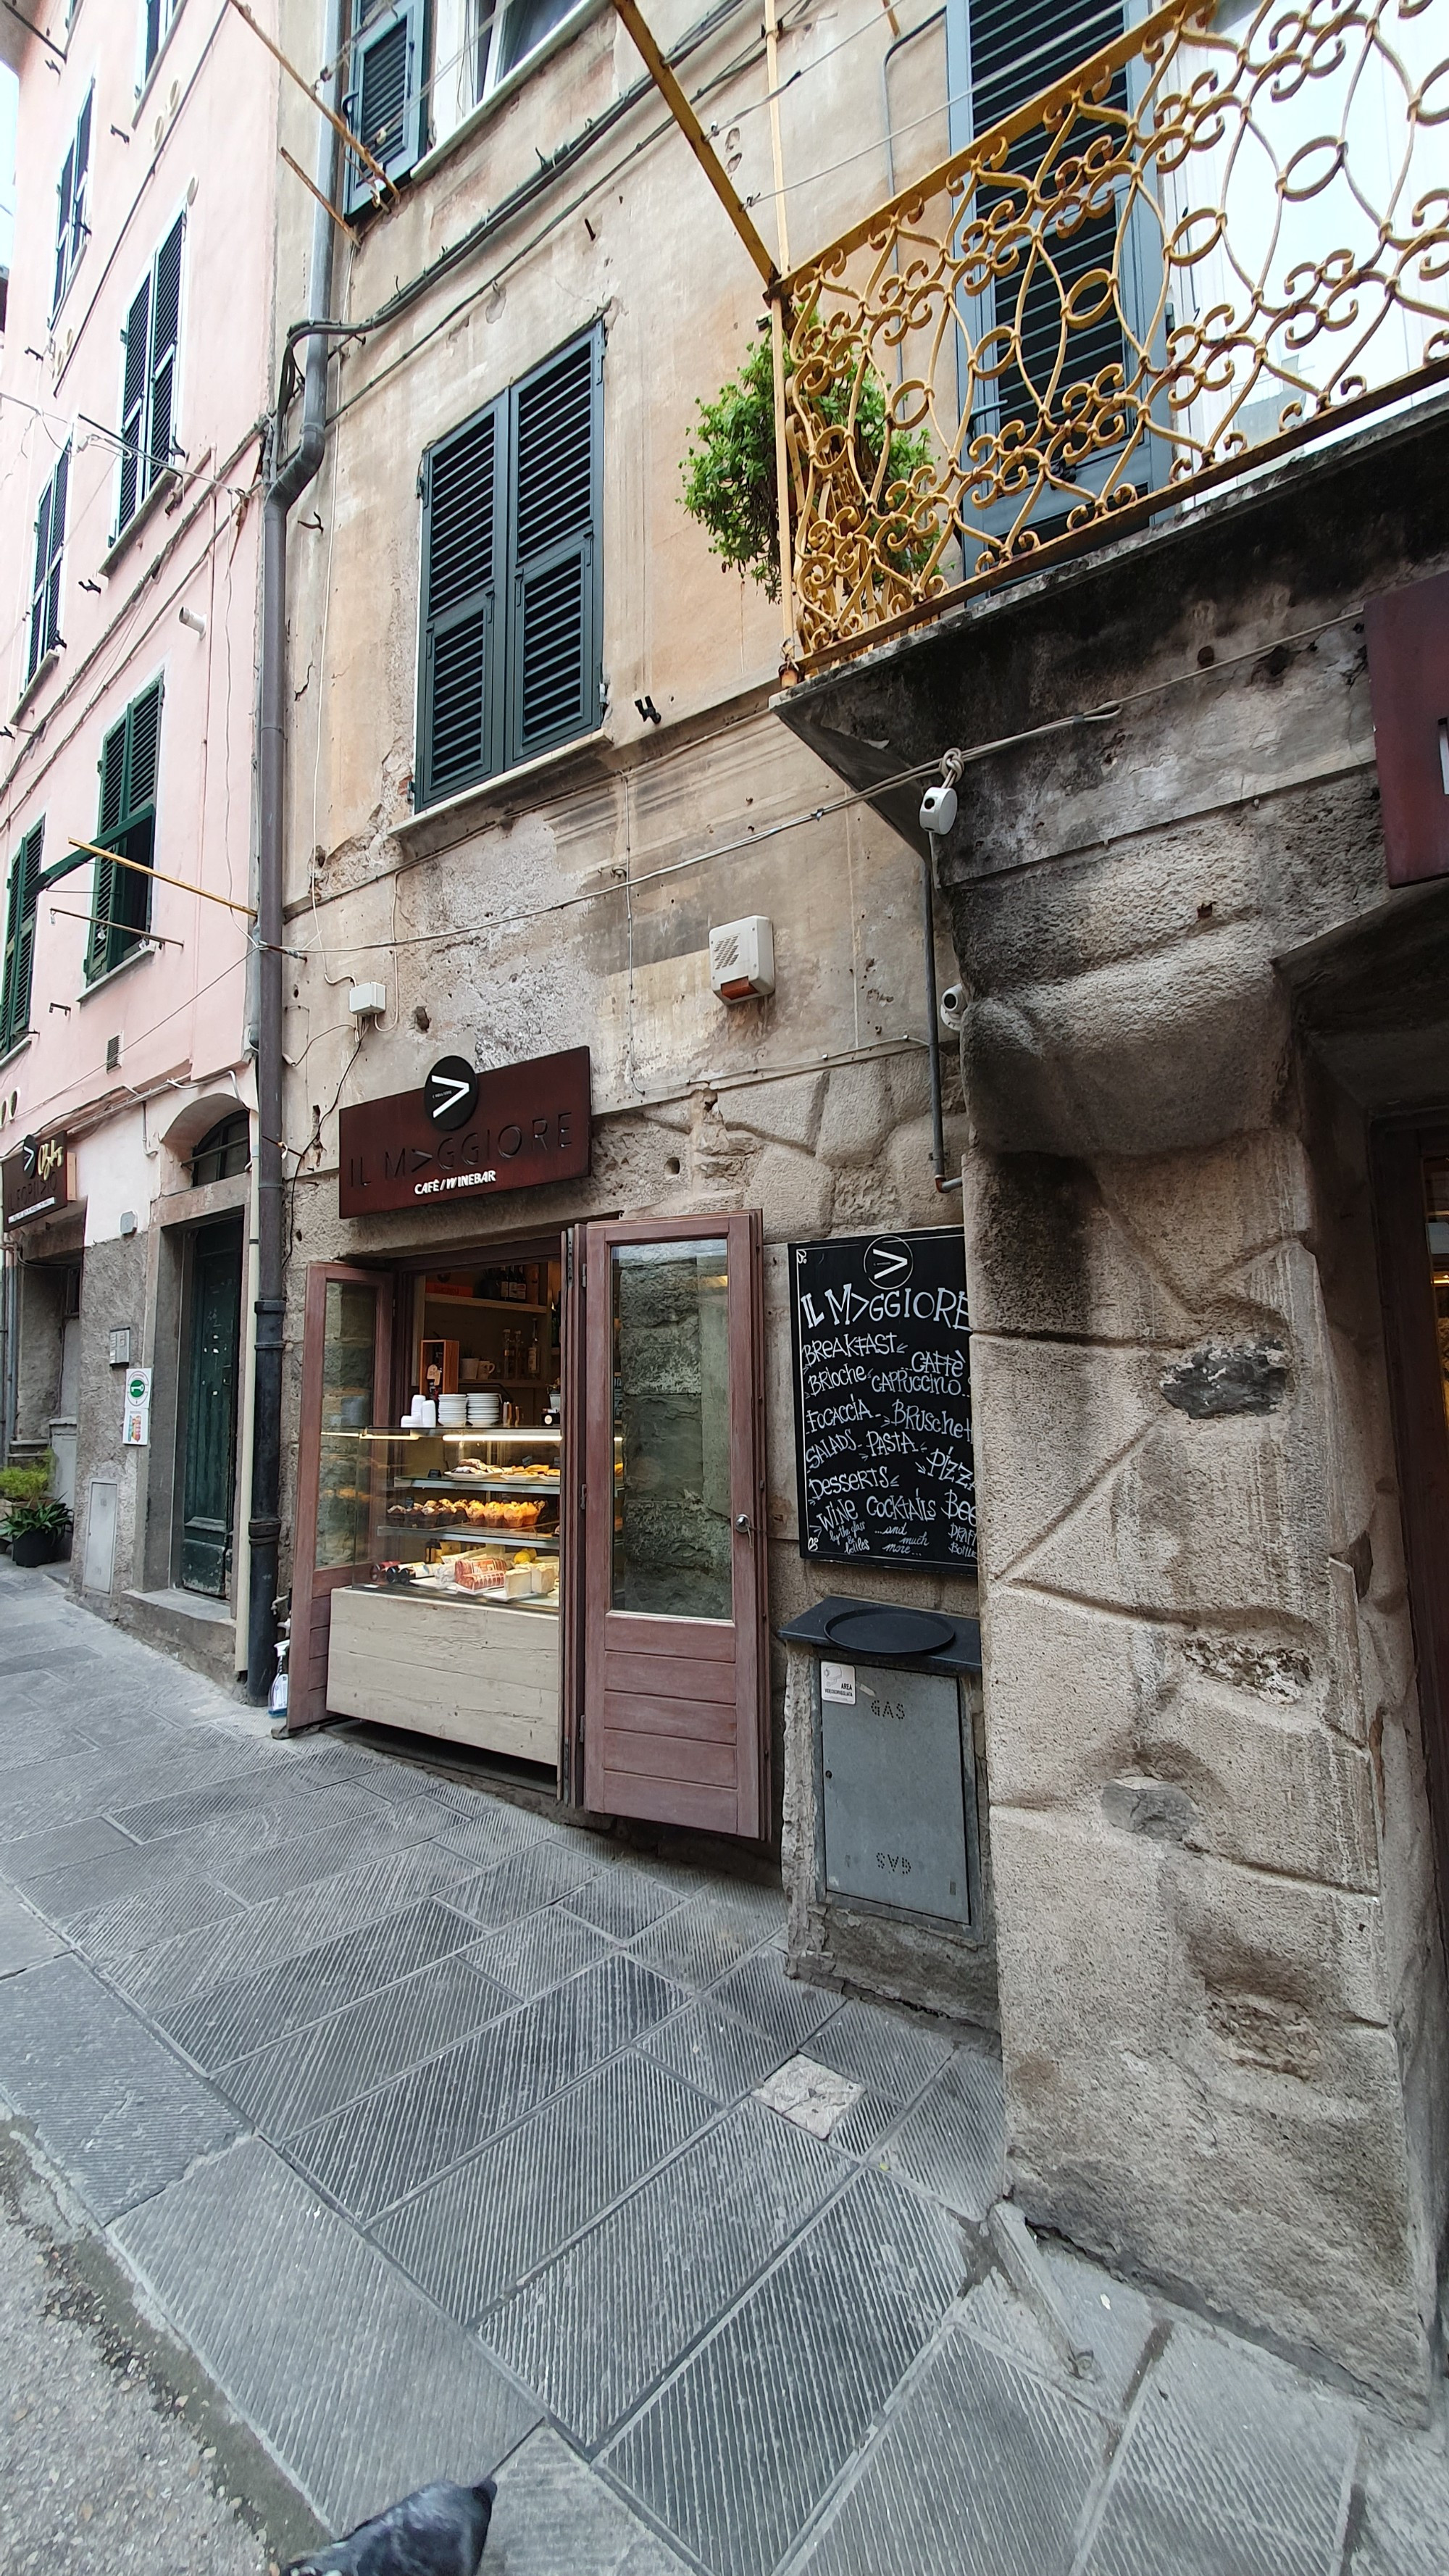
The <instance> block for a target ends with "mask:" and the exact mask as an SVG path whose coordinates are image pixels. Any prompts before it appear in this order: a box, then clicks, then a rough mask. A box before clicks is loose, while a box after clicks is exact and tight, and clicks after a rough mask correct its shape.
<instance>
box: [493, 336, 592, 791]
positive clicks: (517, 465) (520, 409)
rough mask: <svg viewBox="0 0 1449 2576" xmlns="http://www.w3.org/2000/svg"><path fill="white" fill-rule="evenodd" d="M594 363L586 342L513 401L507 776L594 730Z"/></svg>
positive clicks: (530, 382)
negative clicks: (512, 768)
mask: <svg viewBox="0 0 1449 2576" xmlns="http://www.w3.org/2000/svg"><path fill="white" fill-rule="evenodd" d="M602 356H603V341H602V335H601V334H600V333H599V332H598V331H591V332H590V333H589V335H588V338H587V339H585V340H579V341H576V342H575V344H574V346H573V347H572V348H571V349H566V350H565V351H564V352H563V354H562V356H561V357H559V358H555V359H552V360H551V361H550V362H549V364H548V365H547V366H546V367H541V368H540V369H539V370H538V372H537V373H536V374H535V375H532V376H529V377H525V379H524V381H523V383H522V384H521V385H519V386H517V387H515V389H514V393H513V397H512V402H513V476H512V485H513V490H512V504H513V506H512V513H511V518H512V538H513V545H512V554H513V597H512V610H511V619H510V633H509V649H508V659H509V727H508V744H507V759H508V761H509V763H510V764H511V763H512V762H514V761H517V760H527V759H529V758H531V757H532V756H533V754H534V753H536V752H540V751H546V750H547V749H548V747H549V745H550V744H551V743H555V742H566V741H567V740H568V739H569V738H570V736H571V735H573V734H578V733H588V732H591V731H592V730H593V728H594V726H595V725H597V723H598V721H599V672H598V665H599V644H598V628H599V616H598V599H597V589H598V520H599V480H600V459H599V448H600V443H601V442H600V439H599V412H600V400H599V395H600V376H601V363H602Z"/></svg>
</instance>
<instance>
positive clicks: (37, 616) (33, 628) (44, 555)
mask: <svg viewBox="0 0 1449 2576" xmlns="http://www.w3.org/2000/svg"><path fill="white" fill-rule="evenodd" d="M54 500H55V479H54V477H53V476H52V478H51V480H50V482H48V483H47V485H46V487H45V490H44V491H43V492H42V493H41V496H40V507H39V509H38V510H37V511H36V514H35V585H34V588H33V590H32V592H31V595H30V642H29V646H28V649H27V651H26V655H25V677H26V679H27V681H30V680H33V679H34V677H35V674H36V672H37V671H38V670H39V668H40V663H41V659H42V656H43V655H44V652H45V605H46V591H47V589H48V587H49V584H48V580H47V575H48V572H49V569H50V513H51V508H52V505H53V503H54Z"/></svg>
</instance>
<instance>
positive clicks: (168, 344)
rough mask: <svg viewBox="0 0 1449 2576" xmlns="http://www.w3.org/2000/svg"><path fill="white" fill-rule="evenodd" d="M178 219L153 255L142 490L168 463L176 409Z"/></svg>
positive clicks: (180, 222) (181, 222) (183, 221)
mask: <svg viewBox="0 0 1449 2576" xmlns="http://www.w3.org/2000/svg"><path fill="white" fill-rule="evenodd" d="M185 224H186V218H185V216H184V215H178V216H177V218H176V221H175V223H174V224H173V225H172V227H171V230H170V232H169V233H168V234H167V236H166V239H165V240H164V242H163V243H162V245H161V248H160V249H159V251H158V252H157V254H156V271H155V277H154V280H153V283H152V288H151V348H150V358H149V367H148V374H149V379H150V381H149V386H148V391H147V405H146V413H147V431H146V486H145V488H146V490H147V491H148V492H149V491H150V489H151V486H152V484H153V483H154V482H155V480H156V477H157V475H158V474H161V473H163V472H164V471H165V469H166V467H167V466H168V465H169V464H170V462H171V446H172V436H173V432H174V429H175V407H176V342H177V336H178V333H179V331H180V328H181V239H182V233H183V231H184V229H185Z"/></svg>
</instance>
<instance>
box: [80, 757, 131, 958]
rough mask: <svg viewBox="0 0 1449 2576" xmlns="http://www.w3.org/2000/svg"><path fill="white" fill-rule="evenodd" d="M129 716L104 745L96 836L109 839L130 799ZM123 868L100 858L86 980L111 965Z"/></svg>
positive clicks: (94, 895)
mask: <svg viewBox="0 0 1449 2576" xmlns="http://www.w3.org/2000/svg"><path fill="white" fill-rule="evenodd" d="M128 725H129V715H126V716H123V717H122V718H121V721H120V723H119V724H118V725H112V727H111V730H110V732H109V733H108V734H107V736H106V738H105V741H104V742H103V743H102V745H101V809H100V816H99V819H98V821H97V824H96V839H97V840H98V841H109V840H111V839H113V838H114V836H115V834H116V832H117V831H118V830H119V828H120V823H121V817H122V815H123V814H124V812H125V799H126V733H127V728H128ZM119 873H123V872H122V871H118V870H117V869H115V868H113V867H112V865H111V862H110V860H109V859H97V861H96V881H95V886H94V889H93V892H92V895H91V935H90V942H89V945H88V947H87V950H86V982H87V983H88V984H89V983H91V982H92V981H93V980H94V978H95V977H96V976H97V975H104V973H105V971H106V968H107V967H108V966H109V965H110V963H111V962H112V961H111V956H110V942H111V928H110V924H111V896H112V893H113V891H114V887H115V881H116V877H117V875H118V874H119Z"/></svg>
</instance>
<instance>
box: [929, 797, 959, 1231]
mask: <svg viewBox="0 0 1449 2576" xmlns="http://www.w3.org/2000/svg"><path fill="white" fill-rule="evenodd" d="M964 765H965V764H964V763H963V761H962V758H961V754H960V753H959V751H948V752H946V753H945V754H944V755H943V757H942V761H941V778H942V782H943V783H942V785H941V786H940V787H932V788H928V789H927V791H926V794H925V795H924V797H923V798H922V800H921V828H922V830H923V831H924V833H925V835H926V850H925V855H924V857H923V859H922V864H921V931H922V938H923V944H924V947H925V952H926V1045H927V1048H928V1050H929V1054H930V1061H931V1165H932V1169H933V1170H934V1172H935V1175H936V1187H937V1189H938V1190H939V1191H940V1192H941V1194H942V1196H943V1197H944V1195H945V1193H946V1191H947V1190H959V1188H960V1187H961V1180H960V1175H959V1173H958V1175H957V1177H956V1178H955V1180H952V1181H948V1180H947V1178H946V1122H945V1118H944V1115H943V1113H942V1108H941V1018H940V1004H939V1002H938V1000H937V995H936V875H937V869H938V867H939V863H940V848H941V843H942V841H943V840H944V839H945V836H946V834H947V833H948V832H949V831H950V830H951V828H952V826H953V825H954V823H955V820H956V782H957V780H958V779H959V777H960V775H961V771H962V769H963V767H964Z"/></svg>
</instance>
